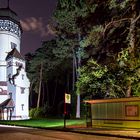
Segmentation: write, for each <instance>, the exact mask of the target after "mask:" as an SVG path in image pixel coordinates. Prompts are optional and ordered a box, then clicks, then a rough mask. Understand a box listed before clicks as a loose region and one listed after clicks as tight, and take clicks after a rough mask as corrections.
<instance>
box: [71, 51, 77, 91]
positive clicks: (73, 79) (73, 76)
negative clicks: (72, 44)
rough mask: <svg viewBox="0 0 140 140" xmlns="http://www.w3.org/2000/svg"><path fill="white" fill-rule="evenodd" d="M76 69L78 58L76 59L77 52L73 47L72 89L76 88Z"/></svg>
mask: <svg viewBox="0 0 140 140" xmlns="http://www.w3.org/2000/svg"><path fill="white" fill-rule="evenodd" d="M75 69H76V59H75V52H74V49H73V72H72V91H73V92H74V90H75Z"/></svg>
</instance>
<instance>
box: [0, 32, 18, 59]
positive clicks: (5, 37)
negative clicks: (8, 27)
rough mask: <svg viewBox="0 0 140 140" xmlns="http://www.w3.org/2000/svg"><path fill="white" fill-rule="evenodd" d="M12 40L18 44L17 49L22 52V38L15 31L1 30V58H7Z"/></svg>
mask: <svg viewBox="0 0 140 140" xmlns="http://www.w3.org/2000/svg"><path fill="white" fill-rule="evenodd" d="M11 42H13V43H15V44H17V50H18V51H19V52H20V38H19V37H17V36H16V35H15V34H13V33H10V32H9V33H8V32H7V31H0V60H3V61H4V60H5V58H6V56H7V54H8V52H10V51H11V50H12V49H11Z"/></svg>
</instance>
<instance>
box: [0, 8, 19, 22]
mask: <svg viewBox="0 0 140 140" xmlns="http://www.w3.org/2000/svg"><path fill="white" fill-rule="evenodd" d="M0 18H1V19H10V20H13V21H15V22H17V23H19V18H18V16H17V14H16V13H15V12H14V11H13V10H11V9H10V8H0Z"/></svg>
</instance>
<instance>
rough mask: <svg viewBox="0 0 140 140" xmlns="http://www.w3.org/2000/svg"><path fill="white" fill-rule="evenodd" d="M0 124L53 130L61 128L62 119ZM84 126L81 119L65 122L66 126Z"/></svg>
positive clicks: (4, 122) (1, 121) (2, 122)
mask: <svg viewBox="0 0 140 140" xmlns="http://www.w3.org/2000/svg"><path fill="white" fill-rule="evenodd" d="M0 124H6V125H16V126H29V127H39V128H50V127H52V128H54V127H63V126H64V120H63V119H30V120H16V121H4V120H0ZM81 125H85V120H82V119H75V120H72V119H68V120H66V126H68V127H70V126H81Z"/></svg>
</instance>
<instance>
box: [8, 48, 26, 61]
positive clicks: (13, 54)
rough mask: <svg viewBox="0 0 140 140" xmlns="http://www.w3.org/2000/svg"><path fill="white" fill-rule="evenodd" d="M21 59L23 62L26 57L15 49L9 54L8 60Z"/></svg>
mask: <svg viewBox="0 0 140 140" xmlns="http://www.w3.org/2000/svg"><path fill="white" fill-rule="evenodd" d="M13 57H15V58H19V59H21V60H25V59H24V57H23V56H22V55H21V54H20V53H19V52H18V50H17V49H16V48H14V49H13V50H12V51H11V52H9V53H8V55H7V57H6V60H8V59H10V58H13Z"/></svg>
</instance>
